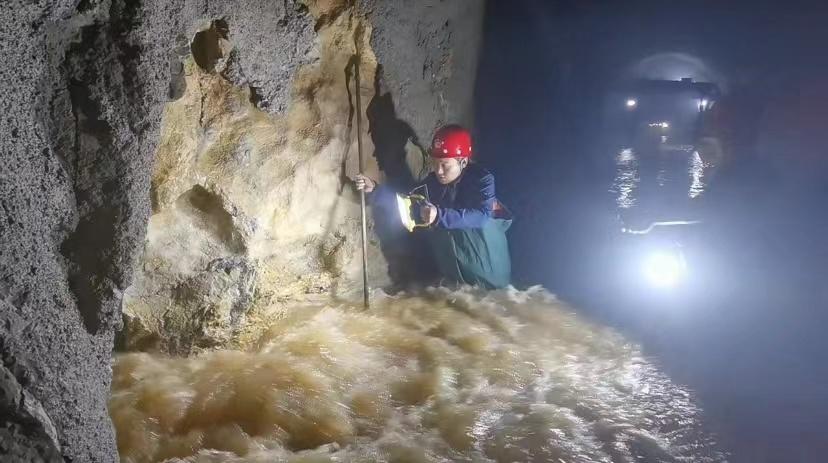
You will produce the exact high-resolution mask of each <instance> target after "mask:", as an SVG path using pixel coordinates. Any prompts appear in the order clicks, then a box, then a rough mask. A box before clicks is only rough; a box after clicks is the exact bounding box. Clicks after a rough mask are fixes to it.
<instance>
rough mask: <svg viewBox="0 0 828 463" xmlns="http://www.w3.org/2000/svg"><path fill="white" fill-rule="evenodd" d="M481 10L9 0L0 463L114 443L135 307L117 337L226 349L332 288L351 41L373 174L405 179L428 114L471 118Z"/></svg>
mask: <svg viewBox="0 0 828 463" xmlns="http://www.w3.org/2000/svg"><path fill="white" fill-rule="evenodd" d="M482 9H483V2H482V1H478V0H467V1H453V2H439V1H394V2H391V1H385V2H382V1H368V0H365V1H361V2H358V3H354V2H348V1H336V0H328V1H323V0H320V1H310V0H308V1H304V2H296V1H289V0H288V1H283V2H281V1H280V2H273V1H265V0H247V1H229V0H227V1H216V0H213V1H209V2H207V1H183V2H172V1H169V0H167V1H163V0H144V1H140V2H139V1H123V0H102V1H96V0H72V1H41V2H23V1H10V2H5V3H4V5H3V6H2V7H0V16H1V17H0V51H1V52H2V56H3V63H4V65H3V66H2V67H0V82H2V86H3V89H2V92H0V105H2V116H0V133H2V135H3V136H2V137H0V146H1V147H2V148H0V153H2V162H0V358H2V364H1V365H0V392H2V393H0V412H2V413H0V416H2V419H0V459H3V460H4V461H6V460H8V461H43V460H46V461H78V462H80V461H116V460H117V452H116V446H115V436H114V432H113V428H112V425H111V423H110V420H109V418H108V416H107V409H106V403H107V398H108V395H109V385H110V380H111V367H110V362H111V353H112V349H113V345H114V343H115V336H116V332H117V331H119V330H121V329H122V328H123V327H124V325H125V324H126V327H127V330H125V331H126V332H127V333H128V334H130V333H132V336H127V337H126V338H127V339H128V341H127V342H126V344H127V345H126V346H125V347H128V348H134V349H140V348H144V347H147V348H149V347H151V348H159V349H164V350H167V351H170V352H190V351H191V349H192V348H193V347H194V346H195V347H211V346H216V345H224V344H226V343H228V342H231V341H232V334H233V328H234V327H237V324H238V323H240V321H243V320H244V316H245V315H246V312H248V311H250V310H253V309H255V308H256V303H257V302H258V303H262V301H265V303H266V304H276V305H278V304H279V303H281V302H283V301H284V300H286V299H287V298H300V297H302V296H303V295H307V294H309V293H319V294H321V295H330V294H332V293H335V292H337V291H342V292H344V291H346V289H347V288H348V287H350V286H351V285H352V283H353V282H354V281H355V280H356V279H357V278H358V272H359V270H360V269H359V265H358V262H357V261H358V260H359V259H358V258H356V253H357V252H358V251H359V241H358V234H356V233H355V230H358V222H357V217H358V197H357V196H356V195H355V194H354V192H353V191H352V189H351V188H350V186H349V185H348V178H349V177H350V176H352V175H353V174H354V172H356V169H357V167H356V161H355V159H356V155H355V154H356V153H355V150H356V148H355V147H356V130H357V129H356V124H355V121H354V114H353V113H354V95H353V89H354V86H353V80H352V79H353V78H354V75H353V62H352V59H353V55H355V54H356V51H357V50H359V52H360V55H361V65H360V73H361V77H362V81H361V83H362V85H361V90H360V94H361V96H362V104H363V111H365V112H366V113H367V114H366V118H365V120H366V123H365V124H364V126H363V138H364V141H365V144H366V153H367V158H368V159H367V162H366V164H367V170H368V172H370V173H373V174H375V175H378V176H381V177H382V176H385V175H386V174H388V176H389V177H395V176H396V177H398V176H401V175H402V176H404V175H412V174H411V172H413V171H415V170H416V162H417V161H418V156H420V154H421V149H420V148H421V147H422V145H423V144H424V143H427V142H428V140H429V139H430V133H431V131H432V130H433V129H434V128H435V127H436V126H437V125H439V124H440V123H442V122H445V121H457V122H461V123H466V124H470V123H471V122H472V121H471V120H470V117H471V95H472V89H473V84H474V73H475V67H476V59H477V58H476V57H477V48H478V44H479V36H480V33H479V29H480V23H481V16H482ZM349 69H350V70H349ZM349 89H350V90H349ZM420 162H421V160H420ZM406 172H408V174H406ZM371 249H372V250H371V252H372V256H374V257H375V259H373V260H372V262H374V263H375V265H374V267H373V268H372V272H373V273H374V274H375V275H376V280H377V281H378V282H381V281H385V280H387V278H388V277H387V275H385V274H384V272H385V262H384V260H383V258H382V252H381V250H380V249H379V246H378V244H377V243H376V237H374V236H373V235H372V246H371ZM297 282H298V283H297ZM124 312H126V314H127V315H126V316H124ZM205 320H206V322H205ZM125 321H126V323H125ZM234 324H236V325H234ZM182 333H183V334H182ZM228 333H229V334H228ZM129 340H131V341H132V342H133V343H132V344H129V342H130V341H129ZM172 340H174V341H172Z"/></svg>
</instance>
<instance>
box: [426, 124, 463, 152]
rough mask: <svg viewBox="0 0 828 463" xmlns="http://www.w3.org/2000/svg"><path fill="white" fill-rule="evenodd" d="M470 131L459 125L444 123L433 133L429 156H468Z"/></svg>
mask: <svg viewBox="0 0 828 463" xmlns="http://www.w3.org/2000/svg"><path fill="white" fill-rule="evenodd" d="M471 155H472V143H471V133H469V131H468V130H466V129H464V128H463V127H461V126H459V125H444V126H443V127H440V128H439V129H437V132H435V133H434V140H432V142H431V156H432V157H435V158H470V157H471Z"/></svg>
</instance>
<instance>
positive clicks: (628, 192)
mask: <svg viewBox="0 0 828 463" xmlns="http://www.w3.org/2000/svg"><path fill="white" fill-rule="evenodd" d="M615 165H616V170H615V180H614V181H613V183H612V189H611V190H610V191H611V192H612V193H614V194H616V195H617V197H616V200H615V202H616V204H617V205H618V207H619V208H620V209H627V208H630V207H632V206H634V205H635V191H636V189H637V187H638V182H639V181H640V180H641V179H640V178H639V176H638V159H637V158H636V156H635V153H634V152H633V150H632V149H630V148H626V149H623V150H621V151H620V152H619V153H618V155H617V156H616V157H615Z"/></svg>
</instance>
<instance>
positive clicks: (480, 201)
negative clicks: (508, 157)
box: [423, 164, 495, 230]
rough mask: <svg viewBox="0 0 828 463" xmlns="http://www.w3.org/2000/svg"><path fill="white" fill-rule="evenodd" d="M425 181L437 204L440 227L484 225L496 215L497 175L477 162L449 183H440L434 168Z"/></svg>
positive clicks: (431, 198) (479, 226) (474, 226)
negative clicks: (495, 179)
mask: <svg viewBox="0 0 828 463" xmlns="http://www.w3.org/2000/svg"><path fill="white" fill-rule="evenodd" d="M423 184H424V185H426V187H428V195H429V199H430V200H431V203H432V204H434V205H435V206H437V212H438V215H437V222H436V224H435V226H436V227H438V228H445V229H448V230H454V229H463V228H482V227H483V225H485V224H486V222H487V221H488V220H489V219H491V218H492V216H493V215H494V205H495V186H494V175H492V174H491V173H490V172H489V171H488V170H486V169H484V168H482V167H480V166H478V165H476V164H469V165H468V166H467V167H466V168H465V169H463V173H462V174H460V178H459V179H457V180H456V181H454V182H453V183H451V184H449V185H442V184H440V182H439V181H438V180H437V176H435V175H434V173H433V172H432V173H430V174H428V177H426V178H425V180H423Z"/></svg>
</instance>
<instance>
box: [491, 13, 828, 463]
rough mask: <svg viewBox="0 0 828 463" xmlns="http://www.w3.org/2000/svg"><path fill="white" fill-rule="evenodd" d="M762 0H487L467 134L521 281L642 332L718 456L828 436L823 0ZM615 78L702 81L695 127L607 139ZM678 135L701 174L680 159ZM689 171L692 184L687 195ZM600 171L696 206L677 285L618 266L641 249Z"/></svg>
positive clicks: (813, 442) (767, 456)
mask: <svg viewBox="0 0 828 463" xmlns="http://www.w3.org/2000/svg"><path fill="white" fill-rule="evenodd" d="M761 3H762V6H761V7H760V6H758V5H754V4H749V3H748V2H738V3H735V4H729V5H728V6H724V5H721V4H720V3H718V2H709V1H703V2H693V3H688V2H685V3H681V4H676V3H670V4H664V3H660V2H650V1H640V2H634V3H629V2H627V3H623V4H622V3H617V4H603V3H599V2H588V3H584V2H556V3H555V5H547V4H545V3H544V2H540V1H530V2H523V3H521V5H520V6H515V5H511V4H510V5H505V4H502V3H498V2H491V3H490V4H489V9H488V11H487V18H486V27H485V42H486V46H485V48H484V50H485V51H484V53H483V55H482V61H481V67H480V70H479V79H478V83H477V91H476V95H477V111H476V114H477V125H476V127H475V128H476V137H477V140H478V145H479V146H480V151H479V153H480V154H481V158H482V159H483V160H484V162H486V163H488V164H489V165H492V166H493V167H494V169H495V172H496V174H497V175H498V180H499V183H498V188H499V191H500V192H501V193H500V194H501V195H502V197H503V198H505V200H506V201H507V202H509V204H510V207H511V208H512V209H513V211H514V212H515V215H516V216H517V217H518V218H519V220H517V221H516V223H515V226H514V227H513V230H512V234H511V237H510V238H511V246H512V252H513V255H514V260H515V262H516V263H517V264H516V266H515V268H516V271H517V272H519V276H518V278H519V279H520V281H521V283H522V284H534V283H542V284H544V285H547V286H548V287H549V288H551V289H552V290H553V291H555V292H556V293H558V294H559V295H561V296H562V297H564V298H566V299H568V300H571V301H577V303H578V304H579V305H580V306H581V307H582V311H583V312H584V313H588V314H590V316H592V317H595V318H596V319H599V320H604V321H607V322H609V323H611V324H613V325H614V326H618V327H620V328H622V329H623V330H625V331H626V332H628V333H630V335H631V336H633V337H634V338H635V339H638V340H640V341H641V342H643V344H644V346H645V348H647V349H648V351H649V352H650V353H651V354H652V355H653V356H654V357H655V358H657V359H659V361H660V363H662V364H663V365H664V366H665V368H667V369H668V370H669V371H671V374H674V375H675V377H677V378H680V380H681V381H683V382H685V384H688V385H689V386H690V387H691V388H692V389H694V390H695V391H696V392H697V393H698V395H699V396H700V399H701V400H702V403H703V404H704V406H705V409H706V411H707V415H708V416H709V417H710V419H711V421H712V423H713V426H714V427H715V428H716V429H717V430H718V431H719V434H720V439H721V441H722V442H723V444H724V446H725V448H727V449H729V450H731V451H732V452H733V453H732V455H731V458H732V460H731V461H736V462H742V461H744V462H760V461H761V462H776V461H819V460H820V459H821V458H822V456H823V455H824V454H825V452H826V451H828V448H826V447H825V442H824V441H823V440H822V439H821V438H820V437H818V433H817V432H815V429H817V428H818V427H819V425H818V424H817V423H820V422H822V421H824V419H825V418H826V417H828V409H826V407H825V406H824V404H825V403H826V400H828V390H826V388H825V387H824V384H825V382H826V380H828V370H826V368H825V366H824V362H822V361H821V360H819V359H820V357H821V356H822V355H823V354H822V353H823V352H825V349H826V348H828V344H826V343H825V342H824V341H821V339H824V337H823V336H822V335H821V334H820V332H819V331H820V329H819V328H817V327H819V326H825V323H826V321H828V319H826V314H825V311H824V310H821V309H820V308H821V307H822V308H824V307H825V306H826V303H828V293H826V292H825V290H824V288H823V285H822V284H821V283H820V280H821V277H820V275H823V274H824V271H825V265H826V257H828V244H826V242H825V240H824V236H825V235H824V233H825V232H826V231H828V228H826V227H827V226H828V217H826V214H825V212H824V207H823V204H824V201H825V200H826V199H828V191H826V187H825V185H828V174H827V173H826V172H828V157H826V156H825V148H824V146H825V143H826V140H825V132H824V127H826V121H828V113H826V109H825V108H826V105H825V102H826V96H828V90H826V89H825V87H824V85H822V82H824V81H825V79H826V77H828V60H827V59H826V57H825V54H824V53H822V51H821V50H820V44H822V43H825V41H826V40H828V35H826V32H825V29H824V27H822V25H821V24H822V22H823V21H824V19H825V18H826V11H825V9H824V8H823V7H822V6H819V5H817V4H816V3H808V2H795V3H793V4H784V5H782V4H776V3H770V2H761ZM515 76H519V79H518V80H516V77H515ZM633 78H646V79H662V80H668V81H678V80H679V79H681V78H692V79H694V81H697V82H710V81H712V82H713V83H715V84H717V85H719V86H720V88H721V89H722V90H723V93H722V95H721V97H720V98H718V99H717V101H716V105H715V106H713V107H712V108H710V111H708V113H707V115H706V116H707V119H706V121H705V123H704V127H703V128H702V129H701V131H702V137H704V138H699V139H697V140H696V142H695V144H691V145H687V146H680V147H670V148H669V149H667V148H665V146H666V145H667V144H669V142H668V143H667V144H664V145H662V146H661V147H659V149H658V150H656V151H652V150H650V151H648V149H647V148H645V147H644V146H643V145H640V144H639V145H637V144H634V145H630V149H629V150H627V151H624V150H622V149H621V148H622V147H623V145H622V144H621V143H616V142H617V140H614V139H612V137H611V136H610V135H609V134H608V132H607V131H606V130H605V124H606V120H607V116H606V114H605V113H604V112H603V111H604V108H605V105H606V102H607V98H608V97H607V95H609V94H610V93H611V89H612V88H613V87H614V86H616V85H617V84H618V82H620V81H624V80H625V79H626V80H630V79H633ZM516 82H519V84H517V83H516ZM642 98H643V97H642ZM620 101H621V102H622V103H620V104H623V101H624V100H620ZM699 101H700V100H699ZM635 103H636V102H632V103H630V106H631V107H632V106H634V105H635ZM639 106H640V105H639ZM629 112H630V108H623V107H619V110H618V114H622V115H624V114H626V113H629ZM660 120H661V119H659V120H655V121H653V123H654V124H655V125H661V124H664V123H663V122H659V121H660ZM665 121H666V119H665ZM651 125H653V124H651ZM820 127H821V128H820ZM662 129H663V128H662ZM662 129H658V128H657V130H662ZM670 129H671V130H672V127H670ZM665 133H666V132H665ZM662 142H663V141H662ZM712 145H715V147H716V149H715V150H714V151H715V153H713V152H712V151H711V149H710V146H712ZM682 150H686V151H682ZM651 151H652V152H651ZM682 153H689V154H682ZM697 154H698V156H697V157H696V158H695V159H696V161H697V164H698V165H700V166H702V168H701V169H699V172H702V171H703V175H695V174H693V169H694V168H693V164H692V159H693V156H695V155H697ZM714 154H715V155H714ZM680 156H685V157H686V156H690V158H689V159H690V161H691V162H690V163H689V164H688V161H684V160H683V159H684V158H682V160H681V161H680V162H679V161H677V159H678V158H679V157H680ZM673 164H675V165H676V167H670V166H671V165H673ZM665 166H666V167H665ZM670 169H673V170H672V171H670ZM694 175H695V176H694ZM671 182H672V183H673V184H681V185H684V188H685V192H684V200H681V194H679V195H678V198H679V202H680V203H681V205H679V203H677V202H675V201H672V200H668V198H669V197H670V196H669V194H668V193H669V191H668V190H669V188H670V184H671ZM682 182H684V183H682ZM692 182H696V187H698V188H700V189H698V191H696V193H694V194H696V195H697V197H694V198H693V199H689V198H688V195H687V187H688V185H690V184H691V183H692ZM619 184H621V185H622V187H623V186H624V185H626V188H627V190H628V191H627V193H629V191H632V192H633V196H632V197H631V198H620V199H622V200H625V201H626V202H627V203H630V202H631V201H632V202H635V206H633V209H635V208H636V207H637V208H638V209H643V208H644V205H645V204H647V201H651V202H658V203H659V204H667V209H668V210H671V211H672V212H674V213H676V214H677V215H679V217H677V218H678V219H691V218H692V219H694V221H695V220H698V221H700V222H701V224H700V225H699V226H698V227H696V228H695V229H693V231H692V232H687V233H686V235H690V236H689V237H687V236H683V237H682V239H683V240H684V241H683V242H682V245H683V246H684V252H685V255H687V256H689V257H688V259H691V258H693V257H695V258H696V261H695V262H694V261H692V260H691V261H690V264H689V269H688V270H687V272H688V274H689V275H690V277H689V279H690V282H689V283H688V284H687V285H686V286H687V287H685V288H682V289H680V290H679V289H675V290H670V291H665V290H663V289H661V290H654V289H653V288H649V287H646V286H637V285H638V284H639V282H637V281H635V282H634V284H630V283H629V281H631V280H635V279H636V278H637V277H636V276H635V271H636V270H635V269H634V268H633V267H635V265H632V266H631V265H628V264H630V263H633V261H634V260H636V259H639V257H640V256H639V254H640V252H639V251H637V250H630V249H633V248H632V247H629V246H628V245H629V243H628V242H632V239H631V238H630V237H623V236H622V235H621V233H620V232H619V230H620V229H621V228H622V227H623V224H621V223H619V217H622V216H623V215H624V214H628V213H629V210H628V209H624V208H622V207H621V206H619V205H618V204H619V195H620V194H622V193H624V192H623V191H622V192H619V190H618V185H619ZM648 185H652V187H649V186H648ZM645 186H647V187H646V188H645ZM622 189H623V188H622ZM691 190H692V188H691ZM679 193H681V192H680V191H679ZM635 195H637V196H635ZM636 201H637V202H636ZM670 201H672V202H670ZM682 201H683V202H682ZM622 202H623V201H622ZM683 205H688V206H687V207H689V209H684V206H683ZM628 206H629V204H627V205H626V206H625V207H628ZM677 211H684V212H677ZM686 211H692V213H690V212H686ZM682 214H683V215H682ZM645 215H646V214H645ZM691 216H692V217H691ZM646 219H647V220H645V222H647V223H649V222H651V221H654V220H658V218H657V217H656V216H655V215H653V214H650V215H649V216H647V217H646ZM675 219H676V218H671V220H675ZM662 220H663V219H662ZM646 236H651V235H641V237H633V238H634V239H638V240H639V241H640V242H644V239H645V237H646ZM635 245H636V246H638V244H635ZM624 246H627V247H628V248H629V249H627V248H624V249H625V250H624V251H623V252H622V251H619V249H620V248H623V247H624ZM636 249H637V248H636ZM694 264H696V267H695V268H694V267H693V265H694ZM636 265H637V264H636ZM631 269H632V270H631ZM639 279H640V278H639ZM620 281H623V282H624V283H619V282H620ZM757 442H761V444H757Z"/></svg>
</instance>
